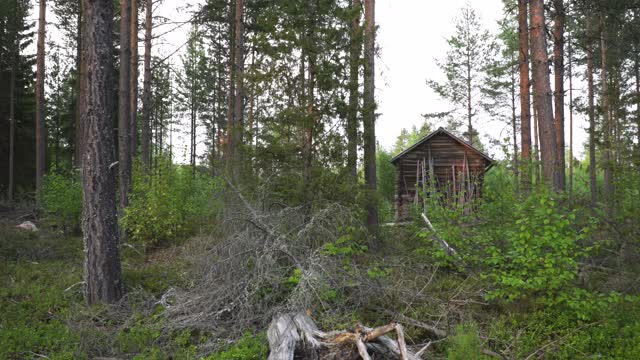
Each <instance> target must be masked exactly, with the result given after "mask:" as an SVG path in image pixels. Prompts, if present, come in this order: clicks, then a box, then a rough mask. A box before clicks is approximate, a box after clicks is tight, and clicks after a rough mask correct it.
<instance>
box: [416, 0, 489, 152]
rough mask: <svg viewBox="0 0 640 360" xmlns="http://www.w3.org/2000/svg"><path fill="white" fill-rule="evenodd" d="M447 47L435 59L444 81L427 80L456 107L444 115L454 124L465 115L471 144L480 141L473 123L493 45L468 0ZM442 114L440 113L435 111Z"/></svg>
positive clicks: (438, 93) (481, 97)
mask: <svg viewBox="0 0 640 360" xmlns="http://www.w3.org/2000/svg"><path fill="white" fill-rule="evenodd" d="M447 45H448V46H449V49H448V50H447V54H446V56H445V58H444V59H443V60H436V63H437V65H438V67H439V68H440V69H441V70H442V71H443V72H444V74H445V75H446V79H447V80H446V81H445V82H442V83H440V82H437V81H434V80H428V81H427V84H428V85H429V86H430V87H431V89H433V91H435V93H436V94H437V95H439V96H440V97H442V98H443V99H445V100H448V101H449V102H450V103H451V104H452V105H453V106H454V107H455V108H454V109H453V110H451V111H449V112H447V113H445V114H444V115H447V116H449V117H450V118H451V119H452V120H453V122H452V123H453V124H454V127H456V128H457V124H458V123H461V118H462V117H463V116H464V119H465V121H466V126H467V127H466V131H465V132H464V134H465V136H466V138H467V139H468V141H469V143H470V144H474V145H475V144H476V143H479V141H478V139H474V137H475V136H474V134H476V133H477V130H476V129H475V127H474V125H473V123H474V118H475V117H477V115H478V110H477V109H478V108H479V107H480V106H479V104H480V102H481V101H482V100H483V98H484V97H483V94H482V87H483V83H484V77H485V71H486V69H487V66H488V61H489V59H492V58H493V57H494V56H495V51H496V50H495V46H494V44H493V42H492V40H491V36H490V35H489V32H488V31H487V30H483V29H482V27H481V25H480V19H479V17H478V16H477V14H476V12H475V10H474V9H473V8H472V7H471V3H470V2H467V3H466V5H465V7H463V8H462V10H461V17H460V18H458V19H457V20H456V31H455V34H454V35H453V36H451V37H450V38H449V39H447ZM438 115H440V116H441V115H443V114H438Z"/></svg>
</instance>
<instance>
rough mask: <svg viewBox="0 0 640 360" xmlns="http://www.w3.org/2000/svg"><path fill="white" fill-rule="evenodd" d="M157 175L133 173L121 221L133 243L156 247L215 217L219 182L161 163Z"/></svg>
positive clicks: (192, 230) (191, 230) (218, 207)
mask: <svg viewBox="0 0 640 360" xmlns="http://www.w3.org/2000/svg"><path fill="white" fill-rule="evenodd" d="M161 162H162V164H161V165H160V170H159V171H158V173H156V174H153V175H150V176H146V175H144V174H143V173H142V172H141V171H136V174H135V176H134V180H133V191H132V193H131V200H130V203H129V207H128V208H127V210H126V213H125V217H124V219H123V221H124V226H125V228H126V230H127V232H128V233H129V235H130V239H131V240H132V241H133V242H136V243H141V244H143V245H145V246H156V245H158V244H159V243H161V242H165V241H171V240H174V239H176V238H179V237H182V236H186V235H189V234H191V233H193V232H194V231H195V230H196V229H198V227H199V226H203V225H205V224H206V223H208V222H211V221H212V219H213V218H214V217H215V216H216V215H217V214H218V212H219V211H220V210H221V205H220V203H219V202H218V200H217V199H216V193H217V192H218V191H219V190H220V189H221V181H220V180H219V179H214V178H211V177H209V176H207V175H204V174H201V173H196V176H195V178H194V177H193V176H192V173H191V169H187V168H185V167H181V166H177V167H176V166H173V165H171V164H170V163H169V162H168V161H166V160H162V161H161Z"/></svg>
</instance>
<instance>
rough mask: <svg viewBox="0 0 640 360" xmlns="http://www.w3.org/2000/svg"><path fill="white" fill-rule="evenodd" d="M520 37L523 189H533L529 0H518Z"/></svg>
mask: <svg viewBox="0 0 640 360" xmlns="http://www.w3.org/2000/svg"><path fill="white" fill-rule="evenodd" d="M518 37H519V42H520V56H519V60H520V62H519V69H520V137H521V139H520V143H521V151H522V154H521V159H522V169H521V170H522V171H521V175H520V179H521V180H522V190H523V191H525V192H527V191H529V190H530V189H531V94H530V88H531V84H530V82H529V21H528V17H527V0H518Z"/></svg>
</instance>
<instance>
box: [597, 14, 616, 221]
mask: <svg viewBox="0 0 640 360" xmlns="http://www.w3.org/2000/svg"><path fill="white" fill-rule="evenodd" d="M608 51H609V50H608V49H607V32H606V30H605V20H604V16H601V18H600V54H601V62H600V64H601V66H602V69H601V76H600V78H601V82H602V86H601V87H602V115H603V118H602V125H603V126H602V132H603V136H602V138H603V150H602V165H603V167H604V199H605V203H606V205H607V211H608V213H609V214H611V213H612V211H613V192H614V186H613V161H614V160H613V159H612V157H611V132H612V126H611V114H610V111H611V99H610V94H609V79H608V70H609V69H608V64H607V60H608V57H607V55H608Z"/></svg>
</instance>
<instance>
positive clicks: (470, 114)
mask: <svg viewBox="0 0 640 360" xmlns="http://www.w3.org/2000/svg"><path fill="white" fill-rule="evenodd" d="M466 64H467V78H466V79H465V82H466V83H467V126H468V130H467V131H468V132H469V144H471V145H473V125H472V123H471V121H472V118H473V110H472V107H471V81H472V78H471V54H470V53H469V47H467V63H466Z"/></svg>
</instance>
